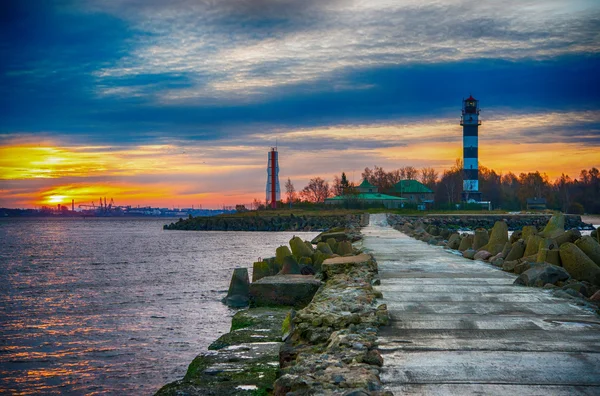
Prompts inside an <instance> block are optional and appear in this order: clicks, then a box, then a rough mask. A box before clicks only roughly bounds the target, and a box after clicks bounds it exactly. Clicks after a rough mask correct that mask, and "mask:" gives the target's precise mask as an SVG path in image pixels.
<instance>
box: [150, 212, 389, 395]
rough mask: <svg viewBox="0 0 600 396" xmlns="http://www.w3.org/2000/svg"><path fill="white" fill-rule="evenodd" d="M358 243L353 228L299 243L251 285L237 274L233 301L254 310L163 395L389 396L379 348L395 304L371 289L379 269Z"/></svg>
mask: <svg viewBox="0 0 600 396" xmlns="http://www.w3.org/2000/svg"><path fill="white" fill-rule="evenodd" d="M365 217H367V218H365ZM361 220H362V224H365V222H366V223H368V216H363V218H362V219H361ZM357 240H360V233H359V231H358V228H356V227H354V226H351V227H348V228H336V229H331V230H329V231H328V232H325V233H322V234H320V235H319V236H317V237H316V238H315V239H314V240H313V241H311V242H309V241H302V240H301V239H300V238H298V237H294V238H293V239H292V240H291V241H290V246H289V247H288V246H281V247H279V248H278V249H277V252H276V255H275V256H274V257H271V258H267V259H265V260H263V261H259V262H256V263H254V272H253V281H252V283H250V282H249V279H248V272H247V270H245V269H240V270H235V271H234V275H233V277H232V282H231V285H230V289H229V292H228V294H227V296H226V297H225V298H224V303H227V304H229V305H232V306H244V305H249V308H248V309H244V310H241V311H239V312H237V313H236V314H235V315H234V317H233V318H232V325H231V331H230V332H229V333H227V334H224V335H222V336H221V337H219V338H218V339H217V340H216V341H215V342H213V343H212V344H211V345H210V347H209V352H206V353H203V354H200V355H198V356H197V357H196V358H195V359H194V360H193V361H192V363H191V364H190V365H189V368H188V371H187V373H186V375H185V377H184V378H183V379H181V380H178V381H175V382H172V383H170V384H167V385H165V386H164V387H162V388H161V389H160V390H159V391H158V392H157V393H156V395H269V394H274V395H285V394H294V395H308V394H324V395H342V394H343V395H350V394H352V395H373V396H377V395H384V394H385V395H388V394H390V393H389V392H384V391H382V390H381V389H382V384H381V381H380V379H379V372H380V367H381V365H382V364H383V359H382V357H381V354H380V353H379V350H378V348H377V343H376V338H377V332H378V328H379V327H380V326H382V325H385V324H386V323H387V321H388V315H387V307H386V306H385V305H384V304H378V303H377V298H379V297H381V295H380V294H378V292H376V291H375V290H374V289H373V287H372V285H373V284H377V283H378V279H377V263H376V262H375V260H374V259H373V257H372V256H370V255H366V254H362V253H361V252H360V251H359V250H358V249H356V248H355V247H353V246H352V242H356V241H357ZM244 270H245V271H244Z"/></svg>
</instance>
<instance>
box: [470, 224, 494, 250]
mask: <svg viewBox="0 0 600 396" xmlns="http://www.w3.org/2000/svg"><path fill="white" fill-rule="evenodd" d="M489 240H490V236H489V234H488V232H487V230H486V229H484V228H477V229H476V230H475V234H474V235H473V246H472V248H473V250H479V249H481V248H482V247H483V246H485V245H487V243H488V242H489Z"/></svg>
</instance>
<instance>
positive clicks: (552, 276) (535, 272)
mask: <svg viewBox="0 0 600 396" xmlns="http://www.w3.org/2000/svg"><path fill="white" fill-rule="evenodd" d="M569 277H570V276H569V273H568V272H567V271H565V269H564V268H561V267H559V266H556V265H552V264H546V263H536V264H534V265H533V266H532V267H531V268H529V269H528V270H527V271H525V272H523V273H522V274H521V275H519V277H518V278H517V279H516V280H515V282H514V284H515V285H523V286H543V285H545V284H546V283H551V284H555V283H556V282H558V281H565V280H567V279H569Z"/></svg>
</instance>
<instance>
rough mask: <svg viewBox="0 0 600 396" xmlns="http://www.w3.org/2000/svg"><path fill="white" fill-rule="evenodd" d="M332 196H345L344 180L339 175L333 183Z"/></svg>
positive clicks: (334, 177) (334, 178)
mask: <svg viewBox="0 0 600 396" xmlns="http://www.w3.org/2000/svg"><path fill="white" fill-rule="evenodd" d="M331 194H332V195H344V188H343V187H342V180H341V179H340V178H339V177H338V175H335V176H333V182H332V183H331Z"/></svg>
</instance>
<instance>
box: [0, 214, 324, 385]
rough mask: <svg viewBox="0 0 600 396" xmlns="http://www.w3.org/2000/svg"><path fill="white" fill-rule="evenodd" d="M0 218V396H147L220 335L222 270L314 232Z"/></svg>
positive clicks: (225, 279) (224, 316)
mask: <svg viewBox="0 0 600 396" xmlns="http://www.w3.org/2000/svg"><path fill="white" fill-rule="evenodd" d="M171 221H172V219H131V218H121V219H119V218H86V219H73V218H49V219H48V218H44V219H2V220H0V393H20V394H40V393H43V394H106V393H110V394H136V395H138V394H140V395H148V394H152V393H154V392H155V391H156V390H158V389H159V388H160V387H161V386H162V385H164V384H166V383H168V382H170V381H174V380H176V379H180V378H182V377H183V375H184V374H185V371H186V369H187V366H188V364H189V363H190V362H191V361H192V359H193V358H194V357H195V356H196V355H197V354H199V353H201V352H203V351H206V348H207V346H208V345H209V344H210V343H211V342H212V341H213V340H215V339H216V338H217V337H218V336H219V335H221V334H223V333H225V332H227V331H228V330H229V326H230V324H231V316H232V315H233V314H234V313H235V311H234V310H232V309H230V308H227V307H226V306H225V305H223V304H222V303H221V302H220V300H221V298H223V297H224V296H225V294H226V292H227V288H228V285H229V281H230V278H231V273H232V270H233V269H234V268H236V267H248V268H250V271H249V272H250V274H251V268H252V263H253V262H254V261H256V260H257V259H258V258H259V257H270V256H273V255H274V253H275V249H276V248H277V247H278V246H279V245H282V244H286V243H288V241H289V240H290V239H291V238H292V237H293V236H294V235H298V236H300V237H301V238H303V239H307V240H310V239H311V238H313V237H314V236H315V235H317V233H316V232H311V233H298V232H296V233H293V232H271V233H268V232H219V231H164V230H163V229H162V225H163V224H165V223H167V222H171Z"/></svg>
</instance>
